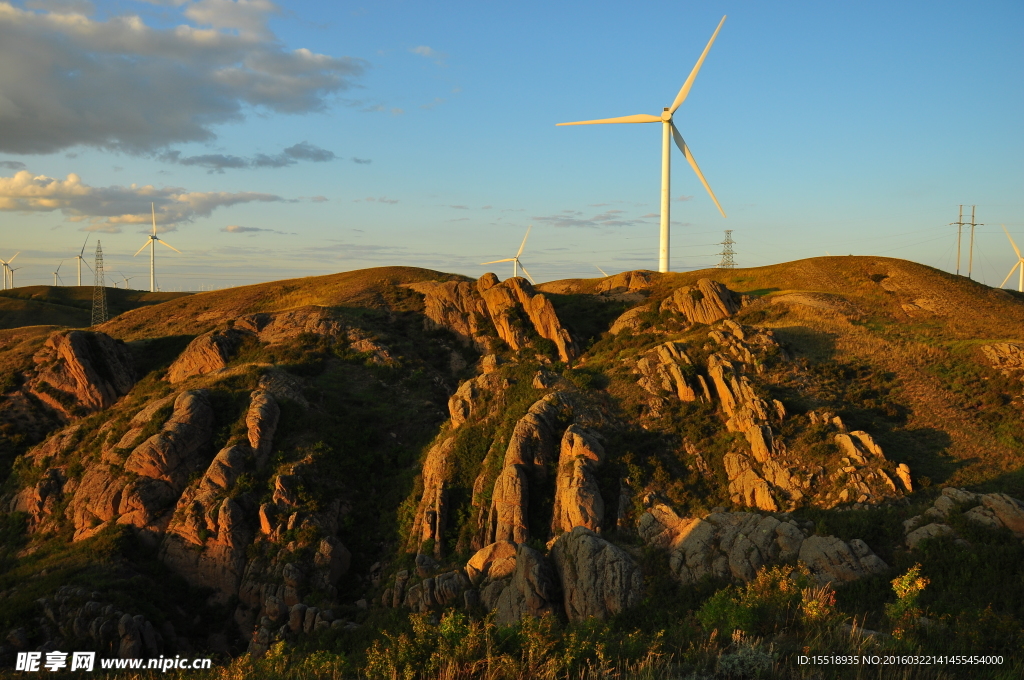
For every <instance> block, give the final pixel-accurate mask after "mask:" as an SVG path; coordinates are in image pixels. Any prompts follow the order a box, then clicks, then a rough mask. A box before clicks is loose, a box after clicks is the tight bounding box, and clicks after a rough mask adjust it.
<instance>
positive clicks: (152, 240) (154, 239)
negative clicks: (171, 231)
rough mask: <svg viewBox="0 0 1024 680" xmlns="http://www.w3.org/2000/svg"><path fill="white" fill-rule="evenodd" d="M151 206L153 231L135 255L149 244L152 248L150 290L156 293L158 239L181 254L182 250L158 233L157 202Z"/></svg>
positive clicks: (150, 254) (150, 253) (150, 255)
mask: <svg viewBox="0 0 1024 680" xmlns="http://www.w3.org/2000/svg"><path fill="white" fill-rule="evenodd" d="M149 207H150V208H151V209H152V211H153V233H152V234H150V235H149V240H148V241H147V242H146V245H144V246H142V247H141V248H139V251H138V252H137V253H135V255H138V254H139V253H141V252H142V251H143V250H145V249H146V246H149V247H150V248H151V250H150V252H149V292H150V293H155V292H156V243H157V241H160V243H162V244H164V245H165V246H167V247H168V248H170V249H171V250H173V251H174V252H176V253H178V254H179V255H180V254H181V251H180V250H178V249H177V248H175V247H174V246H172V245H170V244H169V243H167V242H166V241H163V240H161V239H160V238H159V237H158V236H157V235H156V204H155V203H150V204H149ZM135 255H132V257H135Z"/></svg>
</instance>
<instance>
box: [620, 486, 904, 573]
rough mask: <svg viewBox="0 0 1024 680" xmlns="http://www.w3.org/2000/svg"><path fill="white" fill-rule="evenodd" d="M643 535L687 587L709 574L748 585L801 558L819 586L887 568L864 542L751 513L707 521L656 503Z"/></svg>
mask: <svg viewBox="0 0 1024 680" xmlns="http://www.w3.org/2000/svg"><path fill="white" fill-rule="evenodd" d="M638 531H639V534H640V537H641V538H642V539H643V540H644V542H646V543H648V544H649V545H654V546H657V547H662V548H665V549H667V550H668V551H669V567H670V568H671V570H672V572H673V574H675V576H676V578H677V579H678V580H679V581H680V583H683V584H691V583H697V582H698V581H700V580H701V579H702V578H704V577H705V576H712V577H715V578H723V579H736V580H741V581H749V580H751V579H752V578H754V576H755V575H756V574H757V570H758V569H760V568H761V567H762V566H764V565H766V564H770V563H773V562H792V561H794V560H796V559H799V560H801V561H802V562H804V563H805V564H807V566H808V567H809V568H810V570H811V573H812V574H813V575H814V577H815V578H816V580H817V581H818V582H819V583H827V582H830V581H849V580H853V579H856V578H861V577H863V576H867V575H870V574H876V573H881V572H882V571H885V570H886V569H888V566H887V565H886V564H885V563H884V562H883V561H882V560H881V559H880V558H879V557H878V556H877V555H875V554H874V553H873V552H872V551H871V549H870V548H869V547H868V546H867V544H865V543H864V542H863V541H861V540H859V539H855V540H853V541H850V542H849V543H845V542H843V541H841V540H840V539H838V538H835V537H832V536H811V537H810V538H808V537H807V536H806V534H805V533H804V531H803V529H801V528H800V527H799V526H798V525H797V523H796V522H795V521H787V522H783V521H780V520H778V519H776V518H774V517H771V516H763V515H758V514H755V513H749V512H716V513H711V514H710V515H708V516H707V517H705V518H704V519H699V518H693V517H690V518H680V517H679V516H678V515H676V513H675V512H673V511H672V509H671V508H669V507H668V506H665V505H660V504H659V505H655V506H654V507H652V508H651V509H650V510H648V511H647V512H645V513H644V514H643V515H642V516H641V518H640V525H639V529H638Z"/></svg>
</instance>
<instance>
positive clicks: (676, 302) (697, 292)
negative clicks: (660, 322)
mask: <svg viewBox="0 0 1024 680" xmlns="http://www.w3.org/2000/svg"><path fill="white" fill-rule="evenodd" d="M741 305H742V300H741V298H740V296H739V295H737V294H735V293H733V292H732V291H731V290H729V289H728V288H726V287H725V286H723V285H722V284H720V283H719V282H717V281H712V280H711V279H700V280H698V281H697V283H696V285H693V286H683V287H681V288H677V289H676V290H675V291H673V293H672V295H670V296H669V297H667V298H665V300H664V301H663V302H662V303H661V309H662V311H664V310H668V311H672V312H675V313H676V314H679V315H680V316H683V317H685V318H686V319H687V320H688V321H689V322H690V323H703V324H709V325H710V324H713V323H715V322H716V321H720V320H722V319H725V318H728V317H730V316H732V315H733V314H735V313H736V312H738V311H739V310H740V307H741Z"/></svg>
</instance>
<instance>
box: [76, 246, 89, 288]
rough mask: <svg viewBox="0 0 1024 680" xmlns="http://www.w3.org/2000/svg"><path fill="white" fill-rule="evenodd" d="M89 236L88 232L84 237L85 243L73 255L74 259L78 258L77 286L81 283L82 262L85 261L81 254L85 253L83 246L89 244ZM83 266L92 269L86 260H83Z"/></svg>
mask: <svg viewBox="0 0 1024 680" xmlns="http://www.w3.org/2000/svg"><path fill="white" fill-rule="evenodd" d="M89 236H92V234H89V235H88V236H86V237H85V243H83V244H82V249H81V250H79V251H78V255H75V259H76V260H78V285H79V286H81V285H82V263H83V262H85V257H83V255H84V254H85V246H87V245H88V244H89ZM85 266H86V267H89V269H92V267H90V266H89V263H88V262H85Z"/></svg>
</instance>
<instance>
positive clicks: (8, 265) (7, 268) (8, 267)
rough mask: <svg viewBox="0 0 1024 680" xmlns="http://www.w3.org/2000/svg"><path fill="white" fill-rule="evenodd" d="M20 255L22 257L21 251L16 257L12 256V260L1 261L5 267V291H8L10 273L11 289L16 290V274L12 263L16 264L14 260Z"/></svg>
mask: <svg viewBox="0 0 1024 680" xmlns="http://www.w3.org/2000/svg"><path fill="white" fill-rule="evenodd" d="M18 255H21V251H20V250H19V251H18V252H16V253H15V254H14V255H12V256H11V259H9V260H0V264H3V266H4V290H7V275H8V273H10V275H11V288H14V272H13V270H12V269H11V263H12V262H14V258H16V257H17V256H18Z"/></svg>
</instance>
